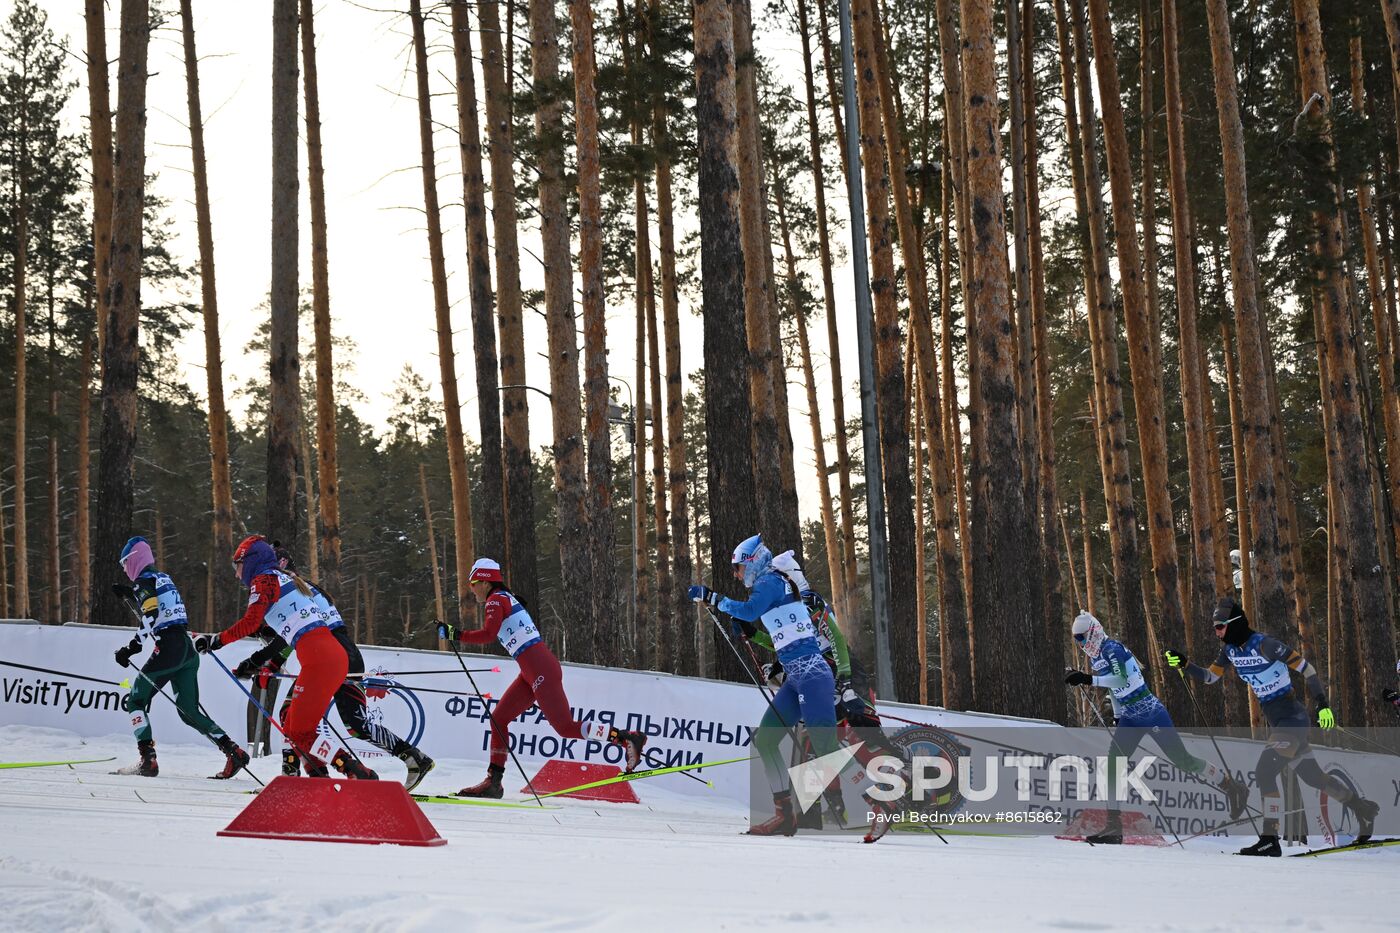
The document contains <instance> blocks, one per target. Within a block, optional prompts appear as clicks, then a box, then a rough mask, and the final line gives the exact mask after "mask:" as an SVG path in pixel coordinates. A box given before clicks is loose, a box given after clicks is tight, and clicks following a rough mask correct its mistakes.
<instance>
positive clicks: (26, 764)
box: [0, 755, 117, 769]
mask: <svg viewBox="0 0 1400 933" xmlns="http://www.w3.org/2000/svg"><path fill="white" fill-rule="evenodd" d="M116 760H117V757H116V756H115V755H113V756H112V757H111V758H84V759H81V760H77V761H0V769H3V768H51V767H54V766H56V765H95V764H99V763H101V762H104V761H116Z"/></svg>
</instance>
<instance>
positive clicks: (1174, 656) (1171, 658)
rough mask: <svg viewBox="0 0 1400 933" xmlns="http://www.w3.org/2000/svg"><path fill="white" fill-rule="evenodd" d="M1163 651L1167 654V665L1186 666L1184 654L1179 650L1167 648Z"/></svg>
mask: <svg viewBox="0 0 1400 933" xmlns="http://www.w3.org/2000/svg"><path fill="white" fill-rule="evenodd" d="M1164 653H1165V654H1166V656H1167V666H1168V667H1175V668H1182V667H1185V666H1186V655H1184V654H1182V653H1181V652H1180V651H1177V650H1175V649H1173V648H1168V649H1167V650H1166V651H1165V652H1164Z"/></svg>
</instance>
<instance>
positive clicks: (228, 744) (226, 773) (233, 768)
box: [209, 735, 248, 781]
mask: <svg viewBox="0 0 1400 933" xmlns="http://www.w3.org/2000/svg"><path fill="white" fill-rule="evenodd" d="M218 746H219V751H221V752H223V753H224V755H226V756H227V757H226V759H225V760H224V767H223V770H221V771H220V772H219V773H218V774H211V775H209V776H210V777H211V778H213V779H214V780H216V781H227V780H228V779H229V778H231V777H233V776H234V775H235V774H237V773H238V772H239V771H240V770H242V769H243V768H245V767H247V765H248V753H247V752H246V751H244V750H243V749H242V748H239V747H238V743H237V742H235V741H234V740H233V739H231V738H229V737H228V736H226V735H221V736H219V738H218Z"/></svg>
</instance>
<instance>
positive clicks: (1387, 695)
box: [1381, 661, 1400, 711]
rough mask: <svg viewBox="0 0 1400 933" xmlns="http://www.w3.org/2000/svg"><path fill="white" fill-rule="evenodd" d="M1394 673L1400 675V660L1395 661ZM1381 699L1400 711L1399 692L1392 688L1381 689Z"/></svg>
mask: <svg viewBox="0 0 1400 933" xmlns="http://www.w3.org/2000/svg"><path fill="white" fill-rule="evenodd" d="M1395 675H1396V676H1397V677H1400V661H1396V662H1395ZM1381 699H1382V700H1384V701H1385V702H1387V703H1389V704H1391V705H1392V706H1394V707H1395V709H1396V710H1397V711H1400V693H1397V692H1396V691H1395V690H1394V689H1391V690H1383V691H1381Z"/></svg>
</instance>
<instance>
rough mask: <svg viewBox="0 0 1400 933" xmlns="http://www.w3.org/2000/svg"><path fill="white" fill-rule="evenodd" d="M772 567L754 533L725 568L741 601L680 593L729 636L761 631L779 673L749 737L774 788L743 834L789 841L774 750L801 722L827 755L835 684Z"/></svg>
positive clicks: (782, 772) (698, 590) (791, 829)
mask: <svg viewBox="0 0 1400 933" xmlns="http://www.w3.org/2000/svg"><path fill="white" fill-rule="evenodd" d="M772 565H773V554H772V552H771V551H769V550H768V547H767V546H766V545H765V544H764V543H763V540H762V538H761V537H760V536H759V535H754V536H753V537H751V538H747V539H745V540H744V541H742V542H740V544H739V546H738V547H736V548H735V549H734V558H733V564H732V566H733V572H734V578H735V579H736V580H739V581H741V582H742V583H743V584H744V586H745V587H746V588H747V589H748V590H749V598H748V599H746V600H744V601H743V602H740V601H738V600H735V599H729V598H727V597H724V596H721V595H720V594H719V593H716V592H715V591H714V590H711V589H710V588H709V587H708V586H692V587H690V589H689V590H688V591H687V595H688V596H689V597H690V598H691V599H692V600H694V601H695V602H702V603H707V604H709V605H710V606H712V607H713V608H715V609H716V610H718V611H719V612H722V613H724V614H725V615H728V616H731V617H732V618H733V620H734V621H733V622H732V623H731V630H732V631H733V632H734V635H735V637H745V636H748V637H753V636H755V635H756V634H757V633H758V629H759V627H760V626H761V627H762V628H763V630H764V633H765V634H766V635H767V637H768V639H769V641H770V642H771V643H772V647H773V650H774V651H775V652H777V655H778V660H779V662H781V663H782V665H783V670H784V672H785V675H786V676H785V677H784V679H783V684H782V686H781V687H779V688H778V690H777V692H775V693H774V694H773V699H772V705H771V706H770V707H769V709H768V711H767V712H765V713H764V714H763V719H762V720H760V722H759V724H758V726H759V727H758V731H757V732H755V733H754V746H755V747H756V748H757V749H758V753H759V756H760V757H761V758H762V759H763V766H764V770H765V771H766V772H767V775H768V783H769V786H770V787H771V788H772V790H773V810H774V814H773V817H772V819H769V820H766V821H764V822H762V823H759V824H758V825H756V826H751V827H750V828H749V835H753V836H777V835H783V836H791V835H793V834H795V833H796V832H797V817H796V814H795V813H794V810H793V803H792V788H791V787H790V786H789V781H788V771H787V767H786V765H785V764H784V762H783V755H782V750H781V745H782V739H783V736H784V735H785V734H786V730H788V729H790V728H792V727H793V726H795V725H797V723H798V721H799V720H800V721H802V722H804V723H805V724H806V726H807V734H808V735H809V736H810V738H811V742H812V750H813V753H814V754H815V755H817V756H818V757H820V756H822V755H828V754H830V753H832V752H834V751H836V749H837V738H836V710H835V707H834V705H833V704H832V697H833V696H834V695H835V689H836V682H835V679H834V678H833V676H832V672H831V667H830V666H829V665H828V664H827V663H826V659H825V658H823V657H822V650H821V644H820V643H819V642H818V641H817V636H816V629H815V627H814V626H813V625H812V618H811V616H810V615H808V613H807V607H806V606H805V605H803V602H802V599H801V597H799V596H798V595H797V593H796V592H794V591H793V589H792V588H791V587H790V586H789V585H788V582H787V581H786V580H785V579H784V578H783V576H782V575H781V574H780V573H778V572H777V571H776V570H774V569H773V566H772Z"/></svg>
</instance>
